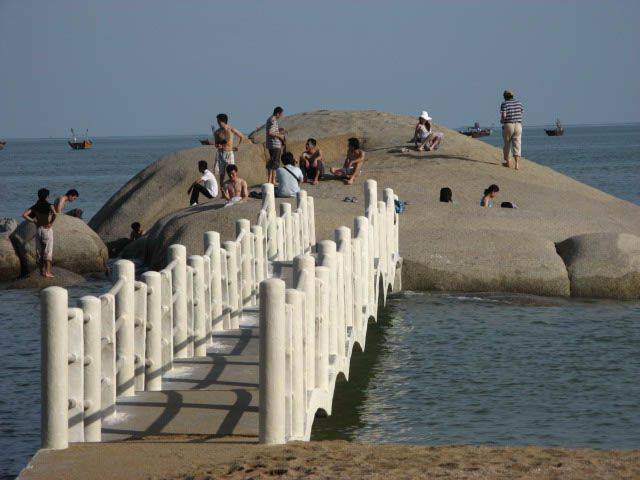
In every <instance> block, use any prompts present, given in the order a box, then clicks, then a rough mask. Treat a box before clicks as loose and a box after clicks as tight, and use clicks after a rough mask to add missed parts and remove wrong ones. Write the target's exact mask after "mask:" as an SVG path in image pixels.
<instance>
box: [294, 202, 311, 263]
mask: <svg viewBox="0 0 640 480" xmlns="http://www.w3.org/2000/svg"><path fill="white" fill-rule="evenodd" d="M307 198H308V197H307V191H306V190H300V191H299V192H298V194H297V195H296V200H297V208H296V209H297V210H299V211H300V238H301V243H300V245H301V246H302V252H300V253H307V252H308V251H309V208H308V206H307Z"/></svg>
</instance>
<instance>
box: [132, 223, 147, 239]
mask: <svg viewBox="0 0 640 480" xmlns="http://www.w3.org/2000/svg"><path fill="white" fill-rule="evenodd" d="M144 233H145V232H144V230H143V229H142V225H140V222H133V223H132V224H131V235H129V240H131V241H133V240H137V239H139V238H140V237H142V236H143V235H144Z"/></svg>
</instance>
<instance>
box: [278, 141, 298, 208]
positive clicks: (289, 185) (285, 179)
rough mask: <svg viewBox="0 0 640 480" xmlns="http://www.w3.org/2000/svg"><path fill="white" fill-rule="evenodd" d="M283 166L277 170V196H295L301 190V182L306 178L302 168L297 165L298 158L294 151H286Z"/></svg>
mask: <svg viewBox="0 0 640 480" xmlns="http://www.w3.org/2000/svg"><path fill="white" fill-rule="evenodd" d="M282 163H283V164H284V165H283V166H282V167H280V168H278V169H277V170H276V181H277V182H278V186H277V187H276V197H281V198H287V197H295V196H296V194H297V193H298V192H299V191H300V184H301V183H302V180H303V179H304V176H303V175H302V170H300V169H299V168H298V167H296V160H295V158H294V156H293V153H291V152H286V153H285V154H284V155H283V156H282Z"/></svg>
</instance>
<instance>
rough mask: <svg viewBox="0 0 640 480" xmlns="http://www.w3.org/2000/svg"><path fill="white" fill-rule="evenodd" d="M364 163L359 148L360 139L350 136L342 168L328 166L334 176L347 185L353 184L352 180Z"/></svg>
mask: <svg viewBox="0 0 640 480" xmlns="http://www.w3.org/2000/svg"><path fill="white" fill-rule="evenodd" d="M363 163H364V152H363V151H362V150H361V149H360V140H358V139H357V138H350V139H349V140H348V150H347V158H345V160H344V165H343V166H342V168H333V167H332V168H330V169H329V171H330V172H331V173H333V174H334V175H335V176H336V178H341V179H343V180H344V183H346V184H347V185H353V181H354V180H355V178H356V177H357V176H358V173H360V169H361V168H362V164H363Z"/></svg>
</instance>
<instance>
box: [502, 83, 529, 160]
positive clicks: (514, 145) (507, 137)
mask: <svg viewBox="0 0 640 480" xmlns="http://www.w3.org/2000/svg"><path fill="white" fill-rule="evenodd" d="M503 97H504V102H502V103H501V104H500V123H502V140H503V141H504V147H503V149H502V155H503V157H504V163H503V165H504V166H505V167H507V168H511V159H510V154H511V152H512V151H513V160H514V163H515V169H516V170H518V169H519V168H520V166H519V165H518V162H519V160H520V156H521V153H522V117H523V114H524V107H523V106H522V103H520V102H519V101H517V100H514V98H513V92H511V91H509V90H505V91H504V93H503Z"/></svg>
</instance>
